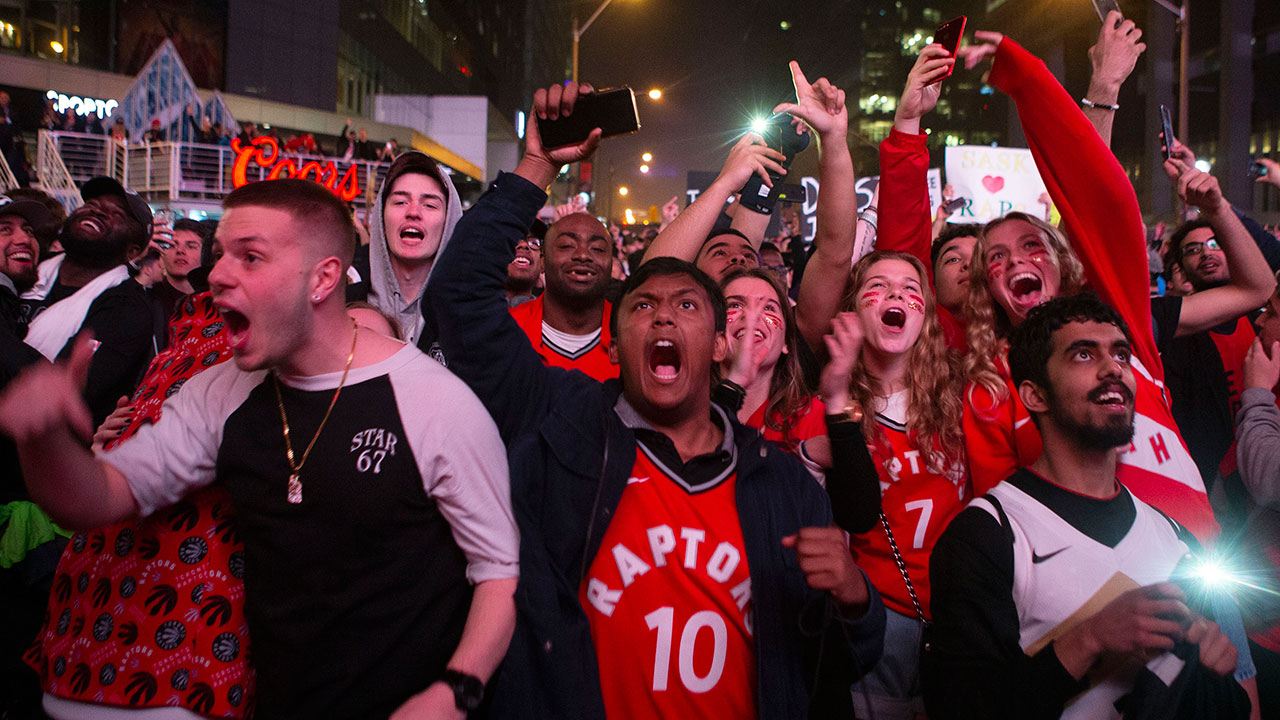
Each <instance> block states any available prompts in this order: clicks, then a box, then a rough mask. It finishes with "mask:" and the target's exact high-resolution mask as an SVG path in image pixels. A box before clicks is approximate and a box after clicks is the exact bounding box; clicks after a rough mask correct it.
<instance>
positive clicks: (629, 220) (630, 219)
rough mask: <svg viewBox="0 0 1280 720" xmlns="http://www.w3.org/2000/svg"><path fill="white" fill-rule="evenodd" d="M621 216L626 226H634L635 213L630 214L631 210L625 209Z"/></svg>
mask: <svg viewBox="0 0 1280 720" xmlns="http://www.w3.org/2000/svg"><path fill="white" fill-rule="evenodd" d="M623 215H624V216H625V217H626V220H627V224H628V225H635V224H636V215H635V213H633V212H631V208H627V211H626V212H625V213H623Z"/></svg>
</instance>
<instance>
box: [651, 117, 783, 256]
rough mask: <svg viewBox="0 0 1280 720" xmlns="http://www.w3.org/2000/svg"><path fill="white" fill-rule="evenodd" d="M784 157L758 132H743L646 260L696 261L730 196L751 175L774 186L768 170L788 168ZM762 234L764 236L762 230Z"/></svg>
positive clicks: (653, 245) (663, 233)
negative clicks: (722, 165) (783, 165)
mask: <svg viewBox="0 0 1280 720" xmlns="http://www.w3.org/2000/svg"><path fill="white" fill-rule="evenodd" d="M784 158H785V156H784V155H783V154H782V153H780V152H778V151H777V150H773V149H771V148H769V147H768V146H766V145H765V144H764V140H763V139H761V138H760V136H759V135H756V134H755V133H747V134H745V135H743V136H742V137H741V138H740V139H739V140H738V142H737V143H736V144H735V145H734V146H733V149H731V150H730V151H729V157H728V158H727V159H726V160H725V161H724V167H723V168H722V169H721V170H720V174H719V175H718V176H716V179H715V180H713V181H712V182H711V185H710V186H709V187H707V189H706V190H703V191H702V193H701V194H699V195H698V199H697V200H694V201H693V203H692V204H690V205H689V207H687V208H685V209H684V212H682V213H680V214H679V215H677V216H676V217H675V219H673V220H672V221H671V222H670V223H669V224H667V225H666V227H664V228H663V230H662V232H660V233H658V237H656V238H654V240H653V244H652V245H650V246H649V249H648V250H647V251H646V252H645V254H644V261H645V262H648V261H650V260H652V259H653V258H656V257H674V258H679V259H681V260H686V261H688V262H694V261H695V260H696V259H697V258H698V250H699V249H701V248H702V242H703V241H704V240H706V239H707V235H709V234H711V229H712V228H713V227H715V224H716V218H718V217H720V211H721V210H722V209H724V206H725V203H726V202H728V201H729V198H731V197H733V196H734V195H736V194H737V192H738V191H739V190H741V189H742V186H743V185H745V184H746V182H747V180H748V179H749V178H750V177H751V176H752V175H759V176H760V177H761V178H763V179H764V182H765V184H766V185H770V186H772V184H773V183H772V181H771V180H769V171H771V170H772V171H773V172H775V173H778V174H782V175H785V174H786V171H785V170H784V169H783V167H782V165H781V162H782V160H783V159H784ZM753 214H756V215H758V214H759V213H753ZM764 217H766V218H767V217H768V216H764ZM760 235H761V237H763V231H762V232H761V233H760ZM748 237H750V236H748ZM753 242H755V241H754V240H753Z"/></svg>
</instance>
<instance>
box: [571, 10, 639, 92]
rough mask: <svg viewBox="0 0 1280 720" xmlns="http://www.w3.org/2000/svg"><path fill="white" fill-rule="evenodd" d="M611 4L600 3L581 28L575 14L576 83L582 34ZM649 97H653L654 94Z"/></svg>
mask: <svg viewBox="0 0 1280 720" xmlns="http://www.w3.org/2000/svg"><path fill="white" fill-rule="evenodd" d="M611 2H613V0H604V2H602V3H600V7H598V8H596V11H595V12H593V13H591V17H589V18H587V21H586V22H585V23H583V24H582V25H581V26H579V25H578V14H577V13H574V14H573V81H574V82H575V83H576V82H578V41H580V40H582V34H583V33H585V32H586V31H587V28H589V27H591V23H593V22H595V21H596V18H598V17H600V13H602V12H604V9H605V8H607V7H609V3H611ZM649 95H650V97H652V96H653V93H650V94H649Z"/></svg>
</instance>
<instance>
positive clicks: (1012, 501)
mask: <svg viewBox="0 0 1280 720" xmlns="http://www.w3.org/2000/svg"><path fill="white" fill-rule="evenodd" d="M1116 487H1117V493H1116V495H1115V496H1114V497H1111V498H1106V499H1101V498H1093V497H1088V496H1085V495H1080V494H1077V493H1074V492H1071V491H1070V490H1067V489H1065V488H1062V487H1060V486H1057V485H1055V484H1053V483H1051V482H1049V481H1048V480H1046V479H1044V478H1042V477H1040V476H1039V475H1037V474H1035V473H1034V472H1032V471H1030V470H1028V469H1026V468H1023V469H1020V470H1018V471H1017V472H1015V473H1014V474H1013V475H1011V476H1009V478H1008V479H1007V480H1005V481H1004V482H1002V483H1000V484H998V485H996V486H995V487H994V488H992V490H991V491H990V492H989V493H988V494H987V495H986V496H984V497H982V498H978V499H975V500H974V501H973V502H972V503H971V504H970V505H969V507H968V508H966V509H965V510H963V511H961V513H960V514H959V515H957V516H956V517H955V519H954V520H953V521H952V522H951V524H950V525H949V526H948V527H947V529H946V531H945V532H944V533H943V535H942V537H941V538H940V539H939V540H938V543H937V545H936V546H935V548H934V551H933V555H932V556H931V558H930V579H931V581H932V587H933V599H932V610H933V618H934V625H933V628H932V637H931V639H930V646H929V650H928V651H927V652H926V653H925V660H924V666H923V667H922V673H923V680H924V687H925V699H926V703H927V706H928V710H929V714H930V717H935V716H936V717H940V718H1019V719H1030V718H1058V717H1062V718H1088V719H1089V720H1094V719H1105V718H1117V719H1118V718H1119V717H1120V713H1119V712H1118V711H1117V710H1116V708H1115V705H1114V703H1115V701H1116V700H1118V699H1120V698H1121V697H1122V696H1124V695H1126V694H1127V693H1128V692H1129V691H1130V690H1131V689H1132V688H1133V682H1134V679H1135V677H1136V676H1137V673H1138V671H1139V670H1140V669H1141V667H1140V666H1138V667H1134V666H1129V667H1127V668H1099V669H1098V670H1097V671H1095V673H1094V674H1093V675H1092V676H1091V678H1090V680H1088V681H1086V680H1076V679H1075V678H1073V677H1072V676H1071V675H1070V673H1068V672H1067V670H1066V669H1065V668H1064V667H1063V666H1062V663H1061V662H1060V661H1059V660H1058V656H1057V654H1056V652H1055V650H1054V647H1053V645H1052V644H1051V641H1052V640H1053V639H1054V638H1056V637H1058V636H1059V635H1060V634H1061V633H1062V632H1063V631H1065V630H1066V629H1068V628H1070V627H1072V626H1074V624H1075V623H1076V622H1080V621H1083V622H1088V620H1087V619H1086V618H1087V617H1088V616H1089V615H1092V614H1093V613H1095V612H1097V611H1098V610H1100V609H1102V607H1103V606H1105V605H1106V603H1107V602H1109V601H1110V600H1112V599H1114V598H1115V597H1117V596H1118V595H1120V594H1121V593H1123V592H1126V591H1128V590H1132V589H1134V588H1137V587H1141V586H1145V585H1150V584H1153V583H1157V582H1163V581H1165V580H1168V579H1169V578H1170V576H1171V575H1172V574H1173V571H1174V569H1175V568H1176V567H1177V564H1178V562H1179V561H1180V560H1181V559H1182V558H1183V556H1185V555H1186V554H1187V553H1188V552H1190V547H1191V546H1194V545H1195V540H1194V539H1193V538H1192V537H1191V535H1190V534H1189V533H1187V531H1186V530H1185V529H1183V528H1182V527H1181V526H1176V525H1175V524H1174V523H1173V521H1171V520H1169V518H1168V517H1166V516H1165V515H1163V514H1162V513H1161V512H1160V511H1158V510H1156V509H1155V508H1152V507H1151V506H1150V505H1147V504H1146V503H1144V502H1142V501H1141V500H1139V499H1138V498H1136V497H1134V496H1133V495H1132V494H1131V493H1130V492H1129V491H1128V490H1126V489H1125V488H1124V486H1123V485H1120V484H1119V483H1117V484H1116ZM993 499H994V502H993ZM1001 511H1003V514H1004V516H1003V517H1002V516H1001ZM1183 666H1184V663H1183V661H1182V660H1181V659H1179V658H1178V657H1177V656H1175V655H1174V654H1172V653H1164V654H1162V655H1160V656H1158V657H1156V658H1155V659H1153V660H1151V661H1150V662H1149V663H1147V669H1149V670H1150V671H1151V672H1152V673H1153V674H1155V675H1156V676H1157V677H1159V678H1160V679H1161V680H1163V681H1164V682H1165V683H1166V684H1169V683H1171V682H1172V681H1173V679H1174V678H1175V677H1176V676H1177V675H1178V673H1179V672H1180V671H1181V670H1182V668H1183Z"/></svg>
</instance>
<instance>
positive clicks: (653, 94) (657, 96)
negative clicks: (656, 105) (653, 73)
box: [649, 88, 662, 100]
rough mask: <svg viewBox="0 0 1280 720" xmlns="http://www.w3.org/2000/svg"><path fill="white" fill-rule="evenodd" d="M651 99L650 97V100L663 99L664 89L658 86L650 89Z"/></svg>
mask: <svg viewBox="0 0 1280 720" xmlns="http://www.w3.org/2000/svg"><path fill="white" fill-rule="evenodd" d="M649 99H650V100H661V99H662V91H661V90H659V89H658V88H654V89H652V90H650V91H649Z"/></svg>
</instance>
